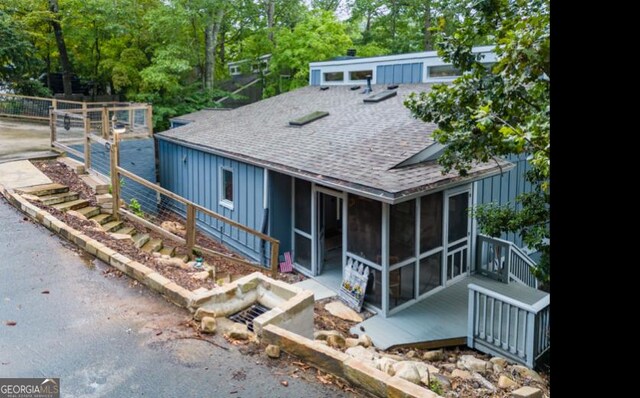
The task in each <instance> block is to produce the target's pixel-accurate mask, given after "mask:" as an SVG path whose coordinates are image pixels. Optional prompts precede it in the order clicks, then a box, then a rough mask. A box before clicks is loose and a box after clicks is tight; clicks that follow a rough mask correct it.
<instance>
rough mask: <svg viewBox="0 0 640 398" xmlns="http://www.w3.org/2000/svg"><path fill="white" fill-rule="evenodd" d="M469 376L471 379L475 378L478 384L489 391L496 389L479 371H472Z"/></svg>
mask: <svg viewBox="0 0 640 398" xmlns="http://www.w3.org/2000/svg"><path fill="white" fill-rule="evenodd" d="M471 377H472V379H473V380H475V381H477V382H478V383H480V385H481V386H482V387H483V388H486V389H487V390H489V391H496V386H494V385H493V384H491V382H490V381H489V380H487V379H485V378H484V377H482V375H481V374H480V373H474V374H473V376H471Z"/></svg>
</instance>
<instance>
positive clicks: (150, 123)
mask: <svg viewBox="0 0 640 398" xmlns="http://www.w3.org/2000/svg"><path fill="white" fill-rule="evenodd" d="M147 128H148V129H149V137H151V136H153V107H152V106H151V105H147Z"/></svg>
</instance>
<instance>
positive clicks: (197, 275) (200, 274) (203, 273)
mask: <svg viewBox="0 0 640 398" xmlns="http://www.w3.org/2000/svg"><path fill="white" fill-rule="evenodd" d="M191 277H192V278H193V279H197V280H199V281H203V280H205V279H207V278H208V277H209V272H208V271H200V272H196V273H194V274H191Z"/></svg>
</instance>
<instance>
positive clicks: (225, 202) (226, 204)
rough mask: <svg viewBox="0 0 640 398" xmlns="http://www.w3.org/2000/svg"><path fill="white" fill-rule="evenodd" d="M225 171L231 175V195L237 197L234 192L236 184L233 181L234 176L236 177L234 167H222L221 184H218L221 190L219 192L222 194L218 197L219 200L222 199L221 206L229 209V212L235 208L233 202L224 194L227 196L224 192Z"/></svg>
mask: <svg viewBox="0 0 640 398" xmlns="http://www.w3.org/2000/svg"><path fill="white" fill-rule="evenodd" d="M225 171H228V172H230V173H231V195H232V196H235V195H234V191H233V188H234V185H235V184H234V183H233V182H234V181H233V175H234V172H233V167H231V166H220V172H219V177H220V178H219V181H220V182H219V184H218V189H219V192H220V194H219V195H218V196H219V198H220V200H219V204H220V206H222V207H225V208H227V209H229V210H233V208H234V206H233V200H229V199H227V198H225V197H224V194H225V192H224V191H225V190H224V172H225Z"/></svg>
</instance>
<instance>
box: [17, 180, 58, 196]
mask: <svg viewBox="0 0 640 398" xmlns="http://www.w3.org/2000/svg"><path fill="white" fill-rule="evenodd" d="M16 191H17V192H18V193H26V194H29V195H36V196H44V195H53V194H55V193H63V192H68V191H69V187H68V186H66V185H62V184H58V183H51V184H42V185H34V186H32V187H26V188H20V189H17V190H16Z"/></svg>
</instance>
